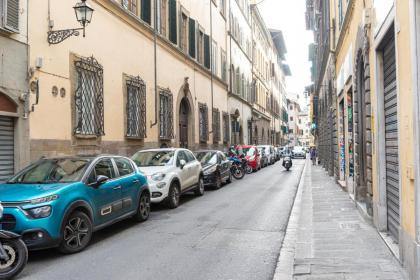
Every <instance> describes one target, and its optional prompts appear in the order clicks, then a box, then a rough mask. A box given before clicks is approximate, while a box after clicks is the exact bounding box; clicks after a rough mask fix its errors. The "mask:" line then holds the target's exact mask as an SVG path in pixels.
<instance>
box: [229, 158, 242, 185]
mask: <svg viewBox="0 0 420 280" xmlns="http://www.w3.org/2000/svg"><path fill="white" fill-rule="evenodd" d="M228 159H229V160H230V161H231V162H232V166H231V167H230V173H231V174H232V176H233V177H234V178H235V179H237V180H240V179H242V178H243V177H244V176H245V170H244V168H243V167H242V160H240V159H238V158H237V157H234V156H230V157H229V158H228Z"/></svg>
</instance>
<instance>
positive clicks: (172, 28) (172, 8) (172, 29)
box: [169, 0, 178, 44]
mask: <svg viewBox="0 0 420 280" xmlns="http://www.w3.org/2000/svg"><path fill="white" fill-rule="evenodd" d="M169 40H170V41H171V42H172V43H174V44H177V43H178V38H177V27H176V0H169Z"/></svg>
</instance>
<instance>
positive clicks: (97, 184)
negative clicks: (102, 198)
mask: <svg viewBox="0 0 420 280" xmlns="http://www.w3.org/2000/svg"><path fill="white" fill-rule="evenodd" d="M108 180H109V178H108V177H107V176H104V175H99V176H98V178H96V182H95V183H92V184H90V185H91V186H92V187H94V188H99V187H100V186H101V185H103V184H105V183H106V182H107V181H108Z"/></svg>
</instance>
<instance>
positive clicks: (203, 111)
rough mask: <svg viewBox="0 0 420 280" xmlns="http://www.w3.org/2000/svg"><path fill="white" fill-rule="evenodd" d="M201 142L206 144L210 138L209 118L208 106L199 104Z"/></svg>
mask: <svg viewBox="0 0 420 280" xmlns="http://www.w3.org/2000/svg"><path fill="white" fill-rule="evenodd" d="M198 106H199V121H200V123H199V125H200V142H204V143H206V142H207V140H208V138H209V129H208V127H209V119H208V118H209V117H208V108H207V105H206V104H201V103H199V105H198Z"/></svg>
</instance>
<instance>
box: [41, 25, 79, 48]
mask: <svg viewBox="0 0 420 280" xmlns="http://www.w3.org/2000/svg"><path fill="white" fill-rule="evenodd" d="M81 30H83V37H85V28H84V27H81V28H74V29H63V30H50V31H48V43H49V44H50V45H56V44H59V43H61V42H63V41H64V40H66V39H67V38H69V37H71V36H79V35H80V31H81Z"/></svg>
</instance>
